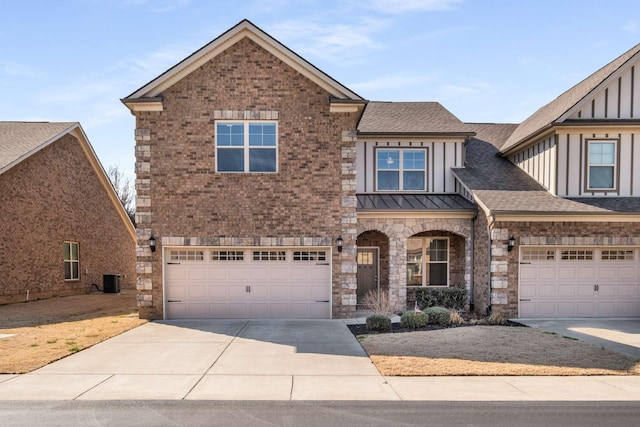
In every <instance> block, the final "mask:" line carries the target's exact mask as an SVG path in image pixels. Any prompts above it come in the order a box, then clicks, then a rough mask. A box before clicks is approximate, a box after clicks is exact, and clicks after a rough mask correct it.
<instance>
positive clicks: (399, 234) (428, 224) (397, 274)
mask: <svg viewBox="0 0 640 427" xmlns="http://www.w3.org/2000/svg"><path fill="white" fill-rule="evenodd" d="M369 230H377V231H380V232H381V233H383V234H385V235H386V236H388V237H389V300H390V302H391V305H392V306H393V307H395V309H396V310H397V311H404V310H405V309H406V307H407V271H406V268H407V267H406V266H407V238H409V237H411V236H413V235H415V234H420V233H424V232H429V231H440V232H442V231H447V232H450V233H454V234H457V235H458V236H461V237H463V238H464V239H465V245H464V264H465V269H464V270H465V273H464V283H465V287H466V288H467V291H468V292H470V291H471V289H470V287H471V271H472V265H471V259H472V256H471V247H472V243H471V239H470V237H471V220H470V219H442V218H439V219H421V218H370V217H364V218H362V217H361V218H358V232H359V233H364V232H365V231H369Z"/></svg>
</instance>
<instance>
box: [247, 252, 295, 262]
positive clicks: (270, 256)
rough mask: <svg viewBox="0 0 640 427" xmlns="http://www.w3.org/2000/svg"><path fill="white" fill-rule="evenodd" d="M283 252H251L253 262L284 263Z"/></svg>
mask: <svg viewBox="0 0 640 427" xmlns="http://www.w3.org/2000/svg"><path fill="white" fill-rule="evenodd" d="M286 259H287V258H286V252H285V251H253V260H254V261H286Z"/></svg>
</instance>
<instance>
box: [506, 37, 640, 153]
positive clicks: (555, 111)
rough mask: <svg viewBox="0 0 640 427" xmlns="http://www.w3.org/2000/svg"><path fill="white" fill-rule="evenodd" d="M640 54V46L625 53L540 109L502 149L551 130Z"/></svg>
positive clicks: (519, 128) (519, 127)
mask: <svg viewBox="0 0 640 427" xmlns="http://www.w3.org/2000/svg"><path fill="white" fill-rule="evenodd" d="M639 52H640V44H638V45H636V46H634V47H633V48H631V49H630V50H628V51H627V52H625V53H623V54H622V55H620V56H619V57H617V58H616V59H614V60H613V61H611V62H610V63H608V64H607V65H605V66H604V67H602V68H600V69H599V70H598V71H596V72H595V73H593V74H591V75H590V76H589V77H587V78H586V79H584V80H582V81H581V82H580V83H578V84H577V85H575V86H573V87H572V88H571V89H569V90H567V91H566V92H564V93H563V94H561V95H560V96H558V97H557V98H556V99H554V100H553V101H551V102H550V103H548V104H547V105H545V106H543V107H542V108H540V109H539V110H538V111H536V112H535V113H533V114H532V115H531V116H530V117H529V118H527V119H526V120H525V121H524V122H522V123H521V124H520V126H518V128H517V129H516V130H515V131H514V132H513V134H512V135H511V136H510V137H509V139H508V140H507V141H506V143H505V144H504V146H503V147H502V150H501V152H502V153H506V152H507V151H509V150H511V149H512V148H514V147H516V146H518V145H520V144H522V143H524V142H526V141H527V140H528V139H529V138H531V137H533V136H535V135H536V134H538V133H540V132H543V131H544V130H546V129H548V128H550V127H551V126H552V125H553V124H554V123H555V122H556V121H558V120H559V119H560V118H561V117H562V116H563V115H565V113H567V112H568V111H569V110H571V109H572V108H573V107H574V106H575V105H576V104H578V103H579V102H580V101H582V100H583V99H584V98H586V97H587V96H588V95H589V94H590V93H592V92H593V91H595V90H596V89H597V88H598V87H599V86H600V85H601V84H603V83H604V82H605V81H606V80H607V79H608V78H609V77H611V75H612V74H614V73H615V72H616V71H618V70H619V69H620V68H622V67H623V66H624V65H625V64H627V63H628V62H629V61H631V60H632V59H633V58H634V57H635V56H636V55H638V53H639Z"/></svg>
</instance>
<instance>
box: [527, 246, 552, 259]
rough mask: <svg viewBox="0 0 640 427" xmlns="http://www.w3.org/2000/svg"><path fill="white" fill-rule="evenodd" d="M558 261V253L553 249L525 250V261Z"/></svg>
mask: <svg viewBox="0 0 640 427" xmlns="http://www.w3.org/2000/svg"><path fill="white" fill-rule="evenodd" d="M555 259H556V251H555V250H552V249H523V251H522V260H523V261H553V260H555Z"/></svg>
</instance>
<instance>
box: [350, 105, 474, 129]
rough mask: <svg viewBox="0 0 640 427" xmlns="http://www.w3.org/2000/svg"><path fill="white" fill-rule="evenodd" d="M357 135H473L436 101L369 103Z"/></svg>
mask: <svg viewBox="0 0 640 427" xmlns="http://www.w3.org/2000/svg"><path fill="white" fill-rule="evenodd" d="M358 133H359V134H447V135H464V136H470V135H473V132H472V131H470V130H469V127H468V126H467V125H465V124H464V123H462V122H461V121H460V119H458V118H457V117H456V116H454V115H453V114H451V112H450V111H449V110H447V109H446V108H444V107H443V106H442V105H441V104H440V103H438V102H379V101H376V102H373V101H370V102H369V103H368V104H367V106H366V107H365V109H364V112H363V113H362V117H361V118H360V123H358Z"/></svg>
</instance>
